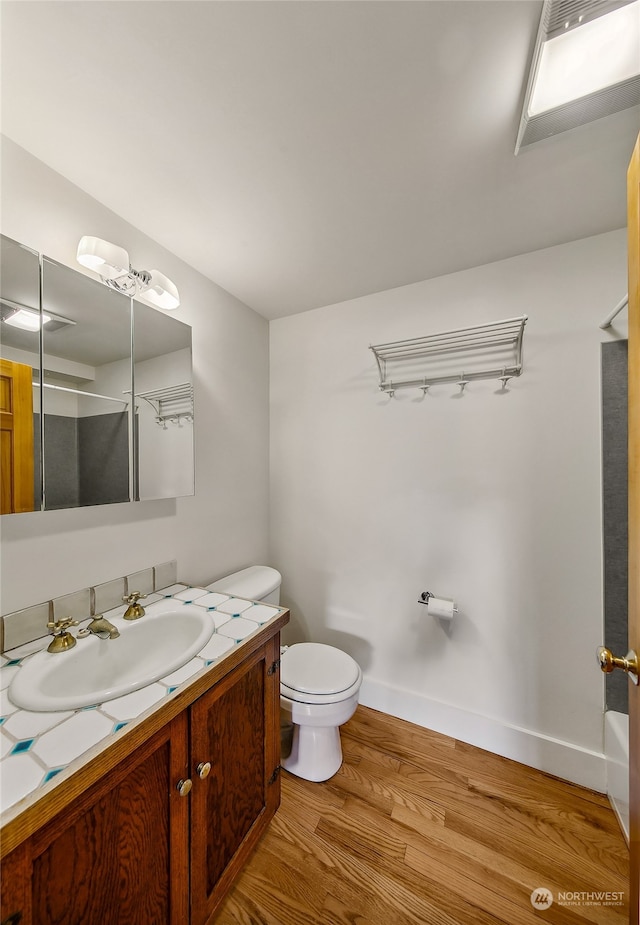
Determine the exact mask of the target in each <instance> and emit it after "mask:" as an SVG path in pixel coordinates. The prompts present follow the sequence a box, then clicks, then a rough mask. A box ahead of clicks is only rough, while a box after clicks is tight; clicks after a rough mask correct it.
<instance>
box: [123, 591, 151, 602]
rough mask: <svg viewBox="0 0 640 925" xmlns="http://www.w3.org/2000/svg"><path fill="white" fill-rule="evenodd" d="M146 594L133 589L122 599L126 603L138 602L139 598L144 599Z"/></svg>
mask: <svg viewBox="0 0 640 925" xmlns="http://www.w3.org/2000/svg"><path fill="white" fill-rule="evenodd" d="M146 596H147V595H146V594H143V593H142V592H141V591H132V592H131V594H128V595H127V596H126V597H123V598H122V600H123V602H124V603H125V604H137V603H138V601H139V600H144V599H145V598H146Z"/></svg>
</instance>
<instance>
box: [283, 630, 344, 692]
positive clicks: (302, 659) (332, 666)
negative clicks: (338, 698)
mask: <svg viewBox="0 0 640 925" xmlns="http://www.w3.org/2000/svg"><path fill="white" fill-rule="evenodd" d="M358 675H359V669H358V665H357V663H356V662H354V660H353V659H352V658H351V656H350V655H347V653H346V652H342V651H341V649H336V648H335V647H334V646H325V645H323V644H322V643H320V642H301V643H298V644H297V645H293V646H290V647H289V648H288V649H287V651H286V652H285V653H284V655H283V656H282V659H281V667H280V680H281V681H282V683H283V684H284V685H286V686H287V687H289V688H291V690H294V691H300V692H301V693H304V694H338V693H340V691H346V690H347V688H349V687H351V685H352V684H355V682H356V681H357V679H358Z"/></svg>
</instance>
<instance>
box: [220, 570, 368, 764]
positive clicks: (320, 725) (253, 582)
mask: <svg viewBox="0 0 640 925" xmlns="http://www.w3.org/2000/svg"><path fill="white" fill-rule="evenodd" d="M281 581H282V576H281V575H280V572H278V571H277V570H276V569H273V568H269V567H268V566H266V565H252V566H250V567H249V568H246V569H242V570H241V571H239V572H234V574H233V575H227V577H226V578H221V579H220V580H219V581H214V582H212V584H210V585H207V590H209V591H217V592H219V593H221V594H235V595H237V596H238V597H244V598H248V599H249V600H252V601H262V602H263V603H265V604H278V603H279V600H280V583H281ZM361 684H362V671H361V669H360V666H359V665H358V663H357V662H356V661H354V659H352V658H351V656H350V655H347V653H346V652H342V651H341V650H340V649H336V648H335V647H334V646H326V645H323V644H321V643H317V642H301V643H297V644H296V645H293V646H283V648H282V654H281V662H280V708H281V712H282V714H283V717H284V719H285V721H286V722H288V723H292V724H293V741H292V745H291V753H290V754H289V755H288V756H286V757H284V756H283V759H282V767H283V768H285V769H286V770H287V771H290V772H291V773H292V774H295V775H296V776H297V777H303V778H304V779H305V780H311V781H322V780H328V779H329V778H330V777H333V775H334V774H335V773H336V772H337V771H338V770H339V769H340V766H341V764H342V746H341V744H340V729H339V727H340V726H342V725H343V724H344V723H346V722H347V720H349V719H351V717H352V716H353V714H354V713H355V710H356V707H357V706H358V694H359V691H360V685H361Z"/></svg>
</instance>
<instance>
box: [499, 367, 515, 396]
mask: <svg viewBox="0 0 640 925" xmlns="http://www.w3.org/2000/svg"><path fill="white" fill-rule="evenodd" d="M498 379H499V380H500V382H501V383H502V391H503V392H506V391H507V382H508V381H509V379H513V376H507V371H506V369H503V370H502V375H501V376H498Z"/></svg>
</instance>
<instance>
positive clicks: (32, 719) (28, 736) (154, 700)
mask: <svg viewBox="0 0 640 925" xmlns="http://www.w3.org/2000/svg"><path fill="white" fill-rule="evenodd" d="M167 598H172V599H173V600H174V601H175V602H176V603H179V602H182V603H185V604H194V605H197V606H198V607H202V608H204V609H205V610H207V611H208V612H209V613H210V614H211V619H212V621H213V623H214V632H213V635H212V636H211V638H210V639H209V641H208V642H207V644H206V645H205V646H204V647H203V648H202V649H201V650H200V652H199V653H198V654H197V656H195V657H194V658H192V659H191V660H190V661H189V662H187V664H186V665H183V666H182V668H179V669H178V670H177V671H174V672H172V673H171V674H168V675H166V677H164V678H161V679H160V680H158V681H155V682H153V683H152V684H148V685H147V686H146V687H143V688H141V689H140V690H138V691H134V692H133V693H130V694H126V695H125V696H123V697H118V698H117V699H115V700H110V701H107V702H105V703H101V704H98V705H97V706H91V707H83V708H82V709H79V710H69V711H66V712H63V713H34V712H30V711H28V710H22V709H20V708H18V707H16V706H15V704H13V703H12V702H11V700H10V698H9V693H8V688H9V685H10V684H11V681H12V680H13V678H14V676H15V674H16V673H17V672H19V671H20V669H21V667H22V666H23V665H24V664H25V662H26V661H27V660H28V659H29V657H30V656H31V655H33V654H35V653H36V652H38V651H41V650H42V649H43V648H44V647H46V645H47V644H48V642H49V640H50V637H45V638H44V639H38V640H36V641H34V642H29V643H26V644H25V645H22V646H19V647H17V648H15V649H13V650H12V651H9V652H6V653H5V654H4V656H2V657H0V688H1V691H0V714H1V715H0V742H1V746H2V750H1V754H0V812H5V811H6V810H8V809H10V808H11V807H13V806H15V804H17V803H18V802H19V801H20V800H23V799H24V798H25V797H27V796H29V795H31V794H34V793H36V792H37V791H39V790H40V789H42V788H43V787H45V786H46V785H47V784H49V783H50V782H51V781H52V780H53V779H54V778H56V777H57V775H59V774H60V773H61V772H62V771H65V770H66V769H67V768H68V767H69V765H70V764H71V763H72V762H74V761H76V760H77V759H79V758H80V757H81V756H82V755H83V754H84V753H85V752H86V751H88V750H89V749H90V748H93V746H96V745H98V744H99V743H100V744H102V745H103V746H104V747H106V746H107V745H108V744H109V740H110V739H111V737H112V736H114V735H115V734H116V733H118V732H120V730H121V729H123V728H124V727H125V726H126V725H127V724H128V723H130V722H131V721H132V720H135V719H137V718H138V717H140V716H141V715H142V714H143V713H145V712H146V711H148V710H150V709H152V708H153V707H154V705H156V704H158V703H159V702H160V701H161V700H162V699H163V698H165V697H167V696H170V695H171V694H173V693H174V691H176V689H177V688H178V687H180V686H181V685H182V684H184V683H185V682H186V681H188V680H189V679H190V678H191V677H192V676H193V675H195V674H197V673H198V672H199V671H201V670H202V669H203V668H205V667H206V666H208V665H211V664H213V663H214V662H216V661H218V660H219V659H221V658H223V657H224V656H225V655H226V654H227V653H228V652H229V651H231V650H232V649H233V648H234V647H235V646H237V645H238V644H239V643H241V642H242V641H243V640H244V639H246V638H247V637H248V636H251V635H252V634H253V633H256V632H257V631H258V630H259V629H260V627H261V626H262V625H263V624H265V623H268V622H269V620H271V619H273V618H274V617H276V616H277V615H278V614H280V613H282V611H281V609H280V608H279V607H274V606H271V605H267V604H260V603H255V602H252V601H246V600H241V599H240V598H235V597H230V596H228V595H225V594H217V593H211V592H209V591H206V590H204V589H203V588H192V587H189V586H187V585H184V584H179V583H176V584H173V585H170V586H169V587H167V588H163V589H161V590H160V591H156V592H155V593H153V594H150V595H149V596H148V597H147V600H146V601H145V602H144V604H145V607H146V606H149V605H150V604H152V603H153V602H154V601H159V600H163V599H167ZM124 610H125V606H124V605H120V606H119V607H117V608H115V609H113V610H110V611H107V612H106V613H105V616H106V617H107V619H109V620H112V621H114V620H116V621H117V620H118V619H119V618H121V617H122V615H123V613H124ZM143 619H144V618H143ZM149 619H153V617H152V616H151V615H150V616H149ZM86 622H88V620H87V621H86ZM80 628H81V627H78V629H80ZM104 645H113V642H112V641H105V642H104ZM53 657H55V658H64V653H62V654H60V655H55V656H53Z"/></svg>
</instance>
